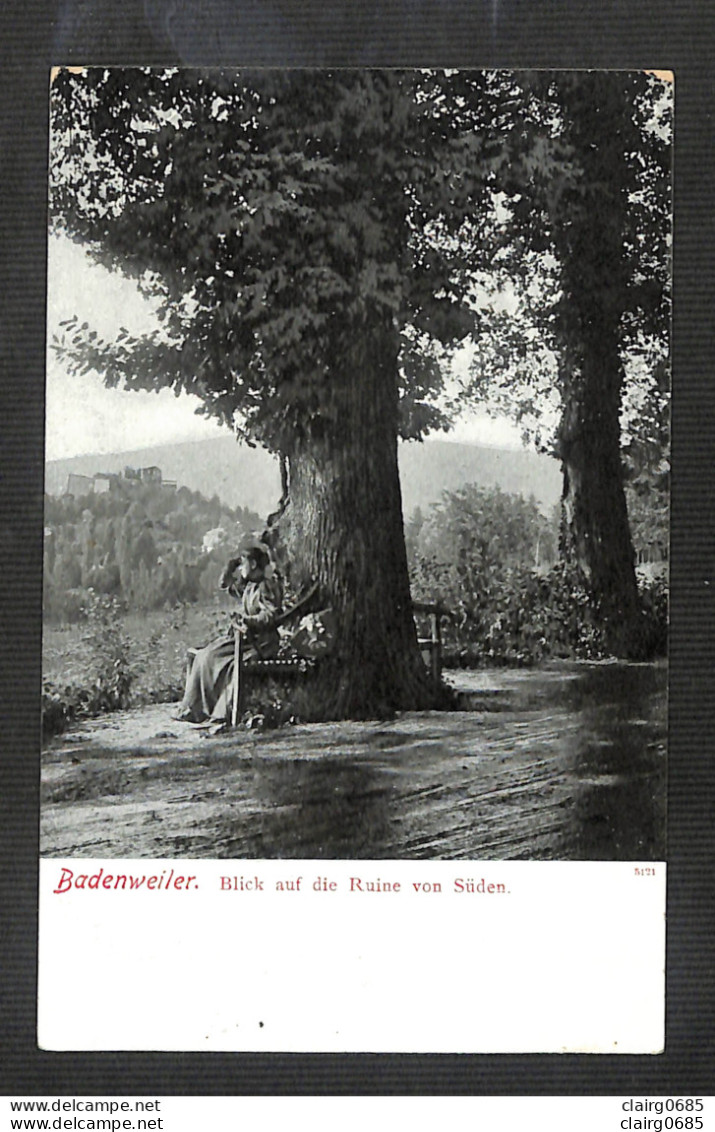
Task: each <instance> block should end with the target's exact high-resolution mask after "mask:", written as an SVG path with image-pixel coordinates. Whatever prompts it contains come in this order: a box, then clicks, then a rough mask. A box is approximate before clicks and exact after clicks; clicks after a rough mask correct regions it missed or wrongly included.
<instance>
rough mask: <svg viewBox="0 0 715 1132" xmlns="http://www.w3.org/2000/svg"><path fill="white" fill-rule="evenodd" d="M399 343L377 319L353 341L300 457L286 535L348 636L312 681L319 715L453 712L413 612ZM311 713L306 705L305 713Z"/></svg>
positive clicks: (296, 574)
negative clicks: (401, 458) (425, 656)
mask: <svg viewBox="0 0 715 1132" xmlns="http://www.w3.org/2000/svg"><path fill="white" fill-rule="evenodd" d="M397 350H398V343H397V335H396V333H395V330H394V328H393V326H392V323H391V320H387V319H385V320H382V321H378V320H375V322H374V324H373V326H372V327H371V328H370V330H369V331H368V332H367V333H364V334H362V335H360V337H359V338H358V339H357V340H356V341H353V342H346V343H345V346H344V349H343V353H342V356H341V358H340V361H339V370H338V371H337V372H336V373H335V375H334V378H333V382H332V386H331V402H332V403H331V405H330V408H329V410H328V411H327V412H326V411H323V412H322V413H321V415H320V417H319V418H317V419H316V420H315V422H314V424H313V425H312V427H311V428H310V430H309V431H308V432H307V433H306V434H305V435H304V436H302V437H299V438H296V439H295V441H294V442H293V444H292V450H291V451H290V453H288V468H289V477H288V503H287V506H286V508H285V510H284V512H283V514H282V515H281V517H280V520H279V529H280V538H281V541H282V542H283V544H284V546H285V548H286V549H287V553H288V560H289V563H290V567H291V579H292V581H293V583H294V584H301V583H303V584H305V583H306V582H308V581H317V582H318V584H319V593H320V600H321V603H322V604H323V605H325V606H329V607H331V608H332V609H333V611H334V612H335V614H336V618H337V626H338V630H337V640H336V643H335V648H334V651H333V653H332V655H331V656H330V657H327V658H325V660H323V661H321V662H320V673H319V678H318V679H313V680H312V681H311V682H310V685H309V693H310V697H311V705H310V709H309V712H308V714H310V715H311V716H312V717H313V718H323V719H325V718H334V719H336V718H345V717H349V718H370V717H375V716H383V715H385V714H386V713H389V712H392V711H394V710H414V709H427V708H431V707H435V706H438V705H439V704H444V702H445V701H444V697H445V692H444V690H443V689H439V688H435V686H434V685H433V684H432V682H431V680H430V678H429V674H428V672H427V669H426V666H425V664H424V662H423V660H422V657H421V654H420V651H419V648H418V645H417V636H416V630H415V624H414V618H413V614H412V602H411V595H410V587H409V578H408V571H407V556H406V552H405V541H404V532H403V520H402V499H401V491H400V482H399V475H398V466H397V424H398V422H397V413H398V395H397ZM304 710H305V709H304Z"/></svg>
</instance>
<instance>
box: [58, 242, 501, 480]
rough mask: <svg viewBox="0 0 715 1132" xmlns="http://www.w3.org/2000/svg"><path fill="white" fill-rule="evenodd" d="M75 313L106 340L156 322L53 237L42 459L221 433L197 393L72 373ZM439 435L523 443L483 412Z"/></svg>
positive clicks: (134, 298) (124, 285) (79, 251)
mask: <svg viewBox="0 0 715 1132" xmlns="http://www.w3.org/2000/svg"><path fill="white" fill-rule="evenodd" d="M73 315H76V316H77V318H78V319H79V321H80V323H81V322H87V323H89V325H90V327H91V328H92V329H94V330H96V331H97V332H98V333H99V335H100V336H101V337H106V338H109V339H110V340H111V338H112V337H114V336H115V335H116V334H117V332H118V330H119V328H120V326H125V327H126V328H127V329H128V330H129V331H131V332H135V333H138V332H141V331H142V330H143V329H146V328H148V327H149V326H150V325H152V324H153V317H152V308H151V306H150V305H149V304H148V303H147V301H146V300H145V299H144V298H143V296H142V295H141V294H140V293H139V291H138V289H137V287H136V285H135V284H134V283H133V282H132V281H131V280H128V279H124V278H123V277H122V276H121V275H119V274H117V273H113V272H109V271H107V270H106V269H105V268H103V267H100V266H98V265H96V264H93V263H92V262H91V261H90V260H89V258H88V256H87V253H86V252H85V251H84V249H83V248H82V247H80V246H79V245H77V244H74V243H72V242H71V241H69V240H67V239H64V238H61V237H58V236H52V237H50V241H49V251H48V302H47V331H48V333H47V342H48V349H47V383H46V451H45V456H46V459H47V460H58V459H64V458H66V457H70V456H78V455H81V454H84V453H94V452H97V453H103V452H125V451H132V450H134V449H137V448H144V447H150V446H154V445H161V444H172V443H179V442H180V441H186V440H208V439H210V438H212V437H216V436H219V435H220V436H226V435H227V430H226V428H225V427H223V426H221V425H219V424H218V423H216V422H215V421H210V420H207V419H206V418H205V417H202V416H197V414H196V409H197V408H198V407H199V405H200V402H199V400H198V398H196V397H191V396H188V395H186V394H181V395H180V396H179V397H177V396H175V394H174V393H173V392H172V391H171V390H168V389H164V390H161V391H159V392H158V393H145V392H133V391H132V392H130V391H123V390H121V389H107V388H106V387H105V386H104V384H103V382H102V379H101V377H100V376H99V375H98V374H95V373H89V374H85V375H83V376H71V375H70V374H68V373H67V372H66V370H65V368H64V367H63V366H62V364H61V363H60V362H59V361H58V359H57V357H56V354H55V351H54V350H53V349H52V345H51V343H52V337H53V335H54V334H58V333H60V332H61V327H60V322H61V321H62V320H63V319H68V318H71V317H72V316H73ZM439 439H440V440H452V441H455V442H459V443H463V444H486V445H493V446H497V447H500V448H520V447H521V436H520V432H519V429H518V428H516V427H515V426H514V425H512V424H511V422H509V421H508V420H506V419H504V418H502V419H497V420H494V419H492V418H490V417H489V416H488V415H487V414H486V413H479V412H476V411H472V412H471V413H469V414H465V415H464V417H463V419H462V420H460V421H459V422H458V423H457V424H456V426H455V428H454V429H453V430H452V431H451V432H450V433H447V434H444V433H440V434H439Z"/></svg>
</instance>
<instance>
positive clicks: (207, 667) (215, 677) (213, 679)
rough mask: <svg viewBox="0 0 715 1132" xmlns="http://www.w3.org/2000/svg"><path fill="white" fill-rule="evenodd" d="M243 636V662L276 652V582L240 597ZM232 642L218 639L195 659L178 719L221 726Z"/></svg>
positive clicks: (227, 702)
mask: <svg viewBox="0 0 715 1132" xmlns="http://www.w3.org/2000/svg"><path fill="white" fill-rule="evenodd" d="M240 600H241V613H242V617H243V621H244V624H245V625H246V634H245V636H244V646H243V657H244V660H250V659H252V658H256V657H260V658H261V659H264V660H265V659H269V658H270V657H273V656H275V655H276V653H277V652H278V646H279V637H278V630H277V629H276V627H275V622H276V618H277V617H278V614H279V613H280V603H281V594H280V586H279V585H278V583H277V582H276V580H275V579H268V578H262V579H261V581H260V582H247V583H246V586H245V589H244V590H243V593H242V594H241V595H240ZM234 654H235V642H234V636H233V634H231V635H230V636H229V635H226V636H223V637H218V638H217V639H216V640H215V641H211V643H210V644H208V645H206V646H205V647H204V648H202V649H199V651H198V652H197V653H196V655H195V656H194V659H193V662H192V664H191V669H190V670H189V674H188V676H187V678H186V689H185V691H184V698H183V700H182V701H181V706H180V708H179V712H180V715H181V716H184V717H186V718H187V719H190V720H191V721H192V722H194V723H201V722H203V721H204V720H207V719H211V720H215V721H216V722H224V721H225V720H227V719H228V718H229V717H230V714H231V700H232V689H233V669H234Z"/></svg>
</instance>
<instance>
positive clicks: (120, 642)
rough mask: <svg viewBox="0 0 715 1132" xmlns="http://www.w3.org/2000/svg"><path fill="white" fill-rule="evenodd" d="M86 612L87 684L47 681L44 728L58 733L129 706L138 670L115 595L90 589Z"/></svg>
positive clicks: (46, 730)
mask: <svg viewBox="0 0 715 1132" xmlns="http://www.w3.org/2000/svg"><path fill="white" fill-rule="evenodd" d="M83 614H84V617H85V618H86V622H87V625H88V629H87V632H86V633H85V634H84V637H83V640H82V644H83V645H84V646H85V648H86V649H87V652H88V657H89V661H88V668H89V673H90V680H89V683H87V684H82V685H80V684H68V685H66V686H65V687H64V688H60V687H58V685H57V684H55V683H54V682H52V681H49V680H48V681H45V684H44V686H43V694H42V731H43V735H45V737H48V736H51V735H57V734H59V733H60V732H61V731H63V730H64V729H65V728H66V727H68V726H70V725H71V724H72V723H74V722H75V721H76V720H78V719H83V718H86V717H88V716H92V715H101V714H102V713H103V712H107V711H116V710H117V709H119V708H125V707H128V706H129V703H130V699H131V690H132V684H133V682H134V679H135V676H136V671H135V668H134V667H133V666H132V663H131V660H130V642H129V639H128V637H127V636H126V635H125V633H124V631H123V629H122V626H121V609H120V606H119V603H118V601H117V600H116V598H114V597H109V596H107V595H105V594H96V593H94V591H93V590H88V591H87V595H86V599H85V603H84V607H83Z"/></svg>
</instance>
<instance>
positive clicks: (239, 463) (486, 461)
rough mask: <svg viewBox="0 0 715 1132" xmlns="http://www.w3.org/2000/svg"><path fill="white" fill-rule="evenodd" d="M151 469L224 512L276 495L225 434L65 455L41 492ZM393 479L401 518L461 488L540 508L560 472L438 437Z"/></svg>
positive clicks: (410, 450) (272, 473)
mask: <svg viewBox="0 0 715 1132" xmlns="http://www.w3.org/2000/svg"><path fill="white" fill-rule="evenodd" d="M127 465H129V466H130V467H133V468H140V467H141V468H147V467H151V466H156V467H159V468H161V470H162V473H163V476H164V479H168V480H176V482H177V483H178V485H179V486H182V485H184V486H186V487H190V488H192V489H193V490H194V491H200V492H201V493H202V494H203V495H205V496H206V497H207V498H210V497H211V496H212V495H217V496H218V497H219V499H221V500H222V501H223V502H224V503H226V504H228V505H229V506H230V507H238V506H240V507H248V508H250V509H251V510H253V511H257V512H258V514H259V515H261V516H264V517H265V516H266V515H268V514H269V512H270V511H272V510H273V509H274V508H275V506H276V504H277V502H278V499H279V497H280V476H279V472H278V466H277V462H276V460H275V459H274V457H272V456H271V455H269V453H267V452H266V451H265V450H264V449H262V448H249V447H248V446H247V445H242V444H237V443H236V441H235V440H234V439H233V437H230V436H226V437H219V438H218V439H216V440H196V441H190V442H187V443H183V444H170V445H157V446H156V447H153V448H140V449H137V450H135V451H131V452H112V453H110V454H108V455H96V454H95V455H86V456H73V457H71V458H70V459H66V460H50V461H48V463H47V465H46V472H45V490H46V491H47V492H48V493H49V494H50V495H60V494H62V493H63V492H64V491H65V490H66V487H67V477H68V476H69V474H70V472H74V473H76V474H79V475H87V476H91V475H94V474H95V472H120V471H122V470H123V469H124V468H125V467H126V466H127ZM400 476H401V480H402V495H403V506H404V512H405V516H409V515H410V514H411V513H412V511H413V510H414V509H415V507H417V506H419V507H422V508H423V509H424V508H425V507H428V506H429V504H430V503H433V502H435V501H436V500H437V499H439V498H440V496H441V494H442V492H443V491H454V490H455V489H456V488H458V487H461V486H462V485H463V484H465V483H477V484H479V485H480V486H482V487H491V486H495V485H497V484H498V485H499V486H500V487H501V488H502V490H503V491H508V492H518V493H519V494H521V495H524V496H526V497H528V496H530V495H533V496H534V497H535V498H536V499H537V500H538V502H539V504H540V505H541V507H542V508H543V509H544V510H545V511H547V510H550V509H551V507H552V506H553V505H554V503H556V502H557V500H558V499H559V497H560V494H561V473H560V469H559V465H558V463H557V461H556V460H553V459H552V458H551V457H549V456H540V455H538V454H537V453H536V452H528V451H526V450H524V449H508V448H489V447H484V446H480V445H476V444H451V443H450V442H449V441H445V440H427V441H425V442H424V443H422V444H419V443H416V442H410V443H406V444H402V445H401V446H400Z"/></svg>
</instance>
